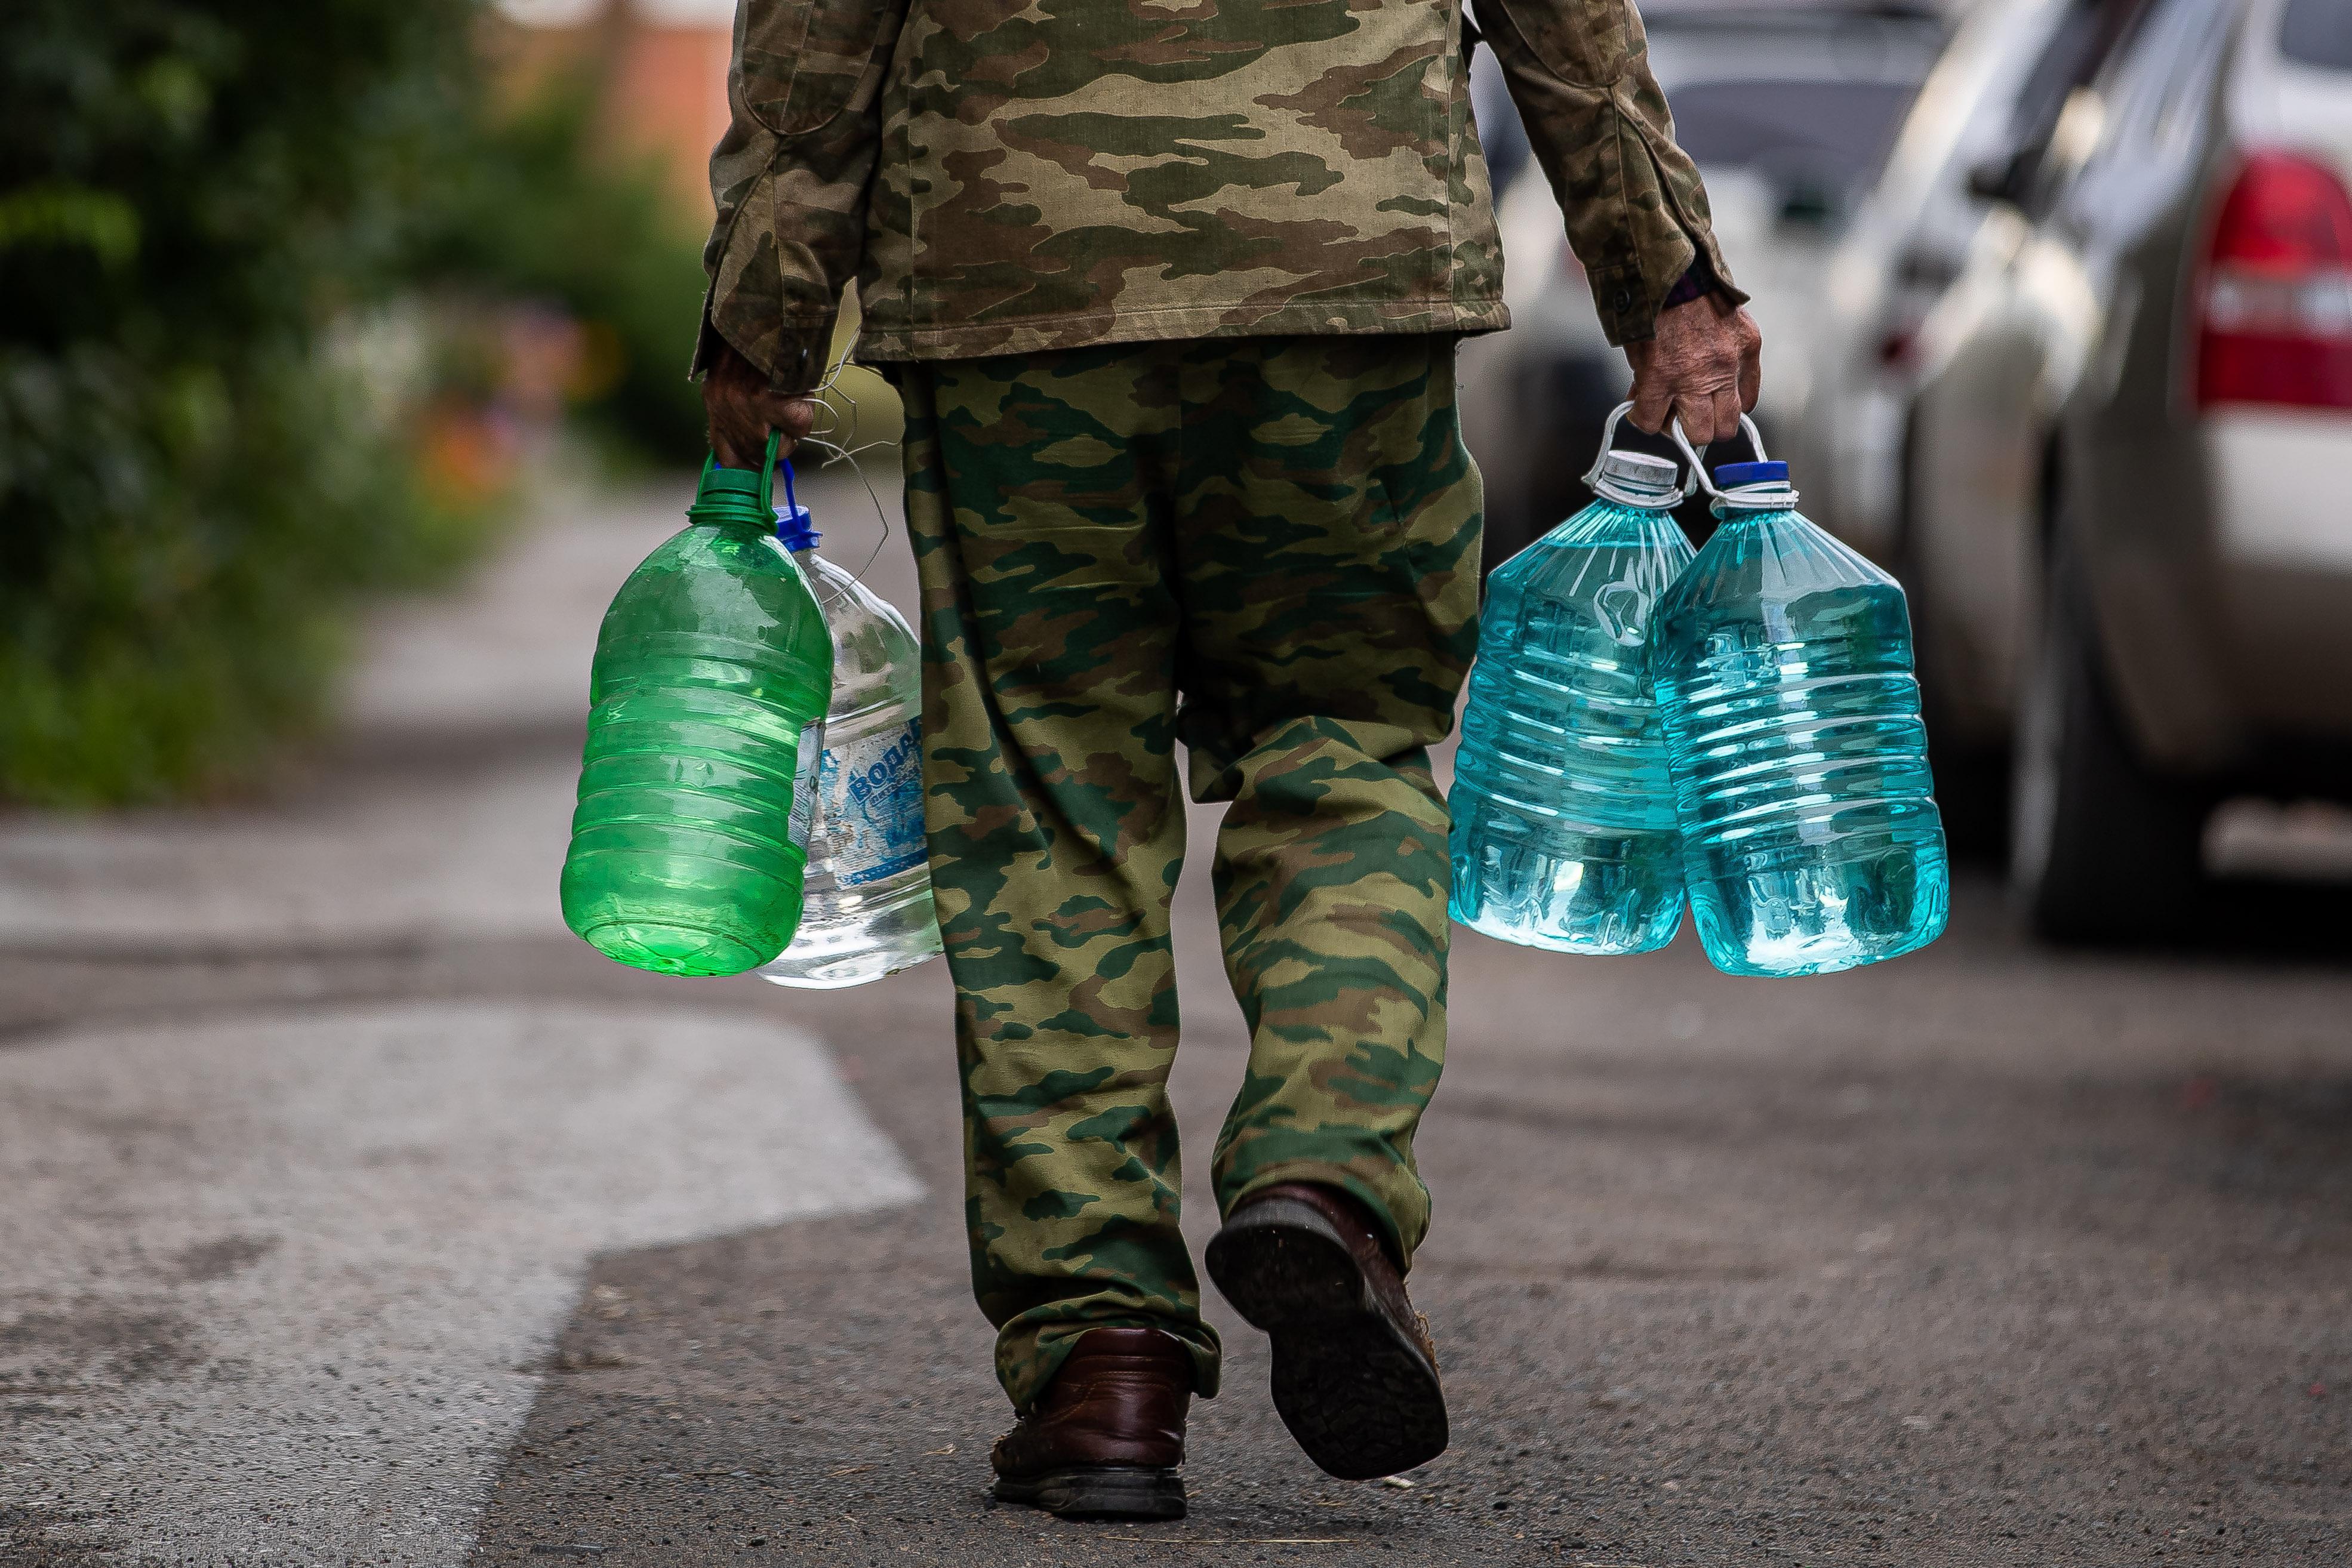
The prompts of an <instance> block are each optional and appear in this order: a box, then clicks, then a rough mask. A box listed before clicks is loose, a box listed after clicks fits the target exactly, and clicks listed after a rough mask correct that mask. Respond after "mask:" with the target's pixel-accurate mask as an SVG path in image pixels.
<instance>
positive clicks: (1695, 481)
mask: <svg viewBox="0 0 2352 1568" xmlns="http://www.w3.org/2000/svg"><path fill="white" fill-rule="evenodd" d="M1632 412H1633V404H1632V403H1631V402H1621V403H1619V404H1618V405H1617V406H1616V407H1615V408H1613V409H1612V410H1611V411H1610V413H1609V420H1608V423H1605V424H1603V425H1602V426H1601V450H1600V451H1598V452H1596V453H1594V454H1593V455H1592V466H1591V468H1588V469H1586V470H1585V474H1584V481H1583V483H1584V487H1585V488H1586V489H1588V490H1591V491H1593V492H1594V493H1595V494H1602V493H1604V492H1602V491H1601V467H1602V465H1605V464H1606V463H1607V462H1608V461H1609V452H1610V449H1611V448H1612V446H1614V445H1615V444H1617V423H1618V421H1620V420H1622V419H1623V418H1624V417H1625V416H1626V415H1627V414H1628V413H1632ZM1675 440H1676V441H1677V442H1680V443H1681V445H1682V449H1683V451H1684V453H1685V455H1690V443H1689V442H1687V441H1683V439H1682V427H1681V426H1680V425H1676V426H1675ZM1699 450H1700V451H1701V452H1704V451H1706V448H1705V447H1701V448H1699ZM1705 477H1706V474H1705V470H1703V469H1702V468H1701V467H1700V465H1699V461H1698V458H1697V457H1696V455H1691V471H1690V473H1689V474H1687V475H1685V476H1684V478H1683V482H1682V486H1681V487H1680V488H1679V489H1677V490H1676V491H1675V505H1677V506H1679V505H1681V504H1682V503H1683V502H1685V501H1687V500H1689V499H1690V498H1691V496H1692V494H1693V493H1694V492H1696V490H1697V489H1698V486H1700V484H1701V483H1703V482H1704V480H1705ZM1652 504H1653V505H1654V504H1655V503H1652Z"/></svg>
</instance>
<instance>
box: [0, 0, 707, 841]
mask: <svg viewBox="0 0 2352 1568" xmlns="http://www.w3.org/2000/svg"><path fill="white" fill-rule="evenodd" d="M478 19H479V16H478V0H300V3H299V4H296V3H293V0H243V3H242V4H239V5H234V6H232V5H225V4H221V3H219V0H6V3H5V5H0V799H6V798H14V799H17V800H29V801H35V802H47V803H69V804H103V803H110V802H119V801H127V800H148V799H157V798H164V797H169V796H172V795H174V794H181V793H184V792H187V791H189V790H191V789H205V788H208V787H212V786H215V785H218V784H221V783H224V782H227V781H233V780H236V779H240V778H243V777H247V776H249V775H250V774H251V773H252V772H253V771H254V769H255V768H256V767H257V765H258V764H259V763H260V762H261V761H262V760H263V759H264V758H266V757H267V755H268V747H269V746H270V744H271V743H272V742H273V741H274V740H275V739H276V738H277V737H279V736H281V735H283V734H285V733H287V732H288V731H289V729H296V728H299V727H301V726H303V725H304V724H306V723H307V722H309V721H310V720H312V719H313V718H315V717H316V716H317V715H318V713H319V711H320V703H321V699H322V696H323V695H324V693H325V691H326V689H327V686H328V685H329V679H330V677H331V674H333V672H334V669H335V667H336V661H337V656H338V654H339V653H340V651H341V645H342V643H344V642H345V641H346V638H345V635H344V629H345V628H346V627H347V626H348V625H349V623H350V622H351V621H352V613H353V609H354V606H355V605H356V603H357V602H358V601H359V600H360V599H361V598H362V596H363V595H364V594H366V593H368V592H370V591H381V590H383V589H384V588H387V587H399V586H409V585H417V584H422V583H425V582H426V581H429V580H433V579H434V578H435V577H436V575H439V574H443V573H446V571H447V570H450V569H451V568H452V567H453V566H454V565H455V564H456V563H457V562H458V561H459V560H460V559H463V557H464V556H465V555H466V554H467V550H468V549H470V548H471V547H472V546H473V545H475V544H476V543H477V542H478V540H479V538H481V528H480V527H479V526H478V525H479V523H480V521H481V519H479V518H478V517H466V516H459V515H454V514H453V513H451V512H450V511H449V510H447V509H446V507H444V506H442V505H439V504H436V501H435V500H433V499H431V498H429V497H428V496H427V495H426V493H425V490H424V488H423V487H422V486H420V483H419V481H418V478H417V476H416V472H415V462H414V461H413V460H412V456H411V453H410V450H409V436H408V434H407V433H405V432H404V431H402V430H400V429H398V428H394V420H393V419H392V417H391V415H390V413H388V411H387V410H386V409H385V408H384V407H383V400H382V399H381V398H377V399H373V400H371V399H369V398H367V397H363V396H362V395H361V392H360V389H359V387H358V386H357V385H356V383H355V382H354V380H353V378H352V377H351V376H349V375H347V374H344V373H343V372H341V371H338V370H337V369H336V368H335V366H334V364H333V363H332V362H331V358H330V356H329V355H327V354H326V353H325V352H324V351H323V350H322V345H323V344H324V343H326V342H327V341H328V340H329V338H330V335H331V329H333V328H335V327H336V326H337V324H338V323H341V322H348V321H351V320H353V319H360V318H364V317H365V316H366V315H367V314H368V313H369V312H370V311H371V310H373V308H376V307H377V306H379V305H380V304H382V303H383V302H384V301H386V300H388V299H390V298H394V297H395V296H398V295H402V294H404V293H409V292H413V291H414V290H415V287H417V286H418V283H419V281H420V280H423V281H424V282H426V283H428V284H430V285H431V286H432V287H436V288H437V289H440V290H443V291H454V292H457V293H460V294H463V295H464V296H465V297H466V298H468V299H471V300H473V301H476V302H477V304H479V303H480V302H484V301H488V302H490V303H491V305H492V307H493V308H495V302H496V301H498V300H500V299H506V298H518V297H520V298H529V299H533V300H543V301H545V302H547V303H550V304H551V305H554V306H556V307H558V308H561V309H562V310H564V311H566V312H568V313H570V314H571V315H572V316H574V317H577V318H579V319H582V320H583V322H584V323H585V324H586V326H587V329H588V340H589V343H590V347H591V350H592V353H591V364H590V369H591V370H592V371H596V370H599V369H601V371H603V374H602V375H601V377H600V378H599V379H600V381H601V382H602V383H603V384H602V385H601V387H597V388H592V389H590V391H591V392H592V397H591V401H590V404H589V407H590V411H591V412H592V413H593V414H594V415H595V416H596V417H597V418H598V419H599V420H600V421H601V422H602V423H604V426H605V428H606V429H608V430H610V431H611V432H613V433H614V434H617V435H619V436H620V437H621V438H622V439H623V440H624V441H625V442H629V443H634V444H635V445H636V447H637V448H638V449H640V450H642V451H645V452H646V453H647V454H648V455H652V456H655V457H659V458H667V459H678V458H685V459H690V458H691V457H692V456H693V455H695V454H696V453H698V450H699V446H700V441H699V435H698V430H697V425H696V409H697V406H698V405H697V402H696V400H695V398H694V396H693V393H692V390H691V389H690V388H689V387H688V386H687V385H686V382H685V379H684V364H683V361H684V357H685V354H686V351H687V350H688V346H689V345H690V342H691V339H692V333H693V328H694V318H695V308H696V303H697V301H698V298H699V290H700V287H701V277H700V271H699V267H698V263H697V259H696V256H695V246H694V241H693V240H692V239H691V238H689V237H687V236H682V235H678V234H677V231H676V228H675V226H674V225H675V220H673V219H669V218H667V214H665V213H664V211H663V210H662V208H661V206H660V204H659V200H658V196H657V194H656V188H655V187H654V186H653V184H652V183H651V182H650V181H649V180H646V179H634V178H623V179H617V180H616V179H613V178H610V177H608V176H603V175H600V174H598V173H597V172H595V165H594V163H593V161H592V160H590V159H589V158H588V157H586V156H585V155H584V153H583V146H584V144H585V141H586V135H585V132H586V129H587V109H586V104H585V100H584V99H582V98H580V97H579V96H578V95H572V96H568V97H562V98H559V99H551V100H550V101H549V102H548V103H546V104H545V105H543V106H541V108H539V109H536V110H532V111H531V112H530V113H528V114H525V115H523V116H521V117H520V118H517V119H514V120H505V121H501V120H497V119H495V118H494V117H492V116H491V115H490V114H489V113H488V110H486V109H485V107H484V94H483V92H482V90H481V84H480V82H479V81H478V79H477V77H476V71H475V65H474V58H473V53H472V48H471V44H472V29H473V27H474V26H475V25H476V24H477V22H478ZM412 314H414V313H412ZM460 314H461V315H463V314H464V313H463V312H460ZM481 314H482V313H481V311H480V310H478V309H477V310H476V311H475V312H474V315H473V317H472V318H470V319H476V320H478V319H480V318H481ZM426 315H427V317H428V318H430V316H431V313H430V312H427V313H426Z"/></svg>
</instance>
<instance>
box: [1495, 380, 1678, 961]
mask: <svg viewBox="0 0 2352 1568" xmlns="http://www.w3.org/2000/svg"><path fill="white" fill-rule="evenodd" d="M1629 406H1630V405H1629ZM1624 412H1625V411H1624V409H1622V408H1621V409H1620V410H1618V412H1617V414H1616V415H1612V418H1611V420H1610V424H1609V434H1603V436H1602V440H1601V460H1600V462H1599V463H1598V464H1596V465H1594V468H1593V471H1592V472H1591V474H1589V475H1587V476H1586V482H1587V483H1588V484H1590V485H1591V486H1592V487H1593V488H1594V489H1595V490H1596V491H1598V492H1599V498H1598V499H1597V500H1595V501H1594V502H1593V503H1592V504H1591V506H1589V507H1585V508H1584V509H1583V510H1582V511H1580V512H1579V513H1577V514H1576V515H1575V516H1574V517H1570V518H1569V519H1568V520H1567V521H1566V522H1564V523H1562V524H1560V525H1559V527H1558V528H1554V529H1552V530H1551V532H1549V533H1548V534H1546V535H1545V536H1544V537H1543V538H1540V539H1538V540H1537V541H1536V542H1535V543H1534V544H1533V545H1530V546H1529V547H1528V549H1524V550H1522V551H1520V552H1519V553H1518V554H1517V556H1515V557H1513V558H1512V559H1510V560H1508V561H1507V562H1505V563H1504V564H1503V565H1502V566H1500V567H1498V568H1496V570H1495V573H1494V575H1493V576H1492V577H1490V578H1489V579H1488V580H1487V589H1486V593H1487V598H1486V610H1485V612H1484V616H1483V622H1482V627H1481V631H1480V633H1479V639H1478V662H1477V664H1475V666H1473V668H1472V670H1471V672H1470V700H1469V704H1468V706H1467V708H1466V710H1465V712H1464V714H1463V717H1462V747H1461V749H1460V751H1459V752H1458V753H1457V754H1456V757H1455V760H1454V791H1453V794H1452V796H1451V797H1450V798H1449V802H1448V803H1449V805H1450V806H1451V808H1452V810H1453V815H1454V832H1453V839H1452V845H1451V858H1452V860H1453V862H1454V894H1453V907H1452V914H1453V915H1454V919H1455V920H1458V921H1460V922H1461V923H1462V924H1463V925H1467V926H1469V927H1470V928H1471V929H1473V930H1475V931H1483V932H1485V933H1486V935H1488V936H1499V937H1501V938H1503V939H1504V940H1505V941H1507V942H1517V943H1519V944H1520V945H1522V946H1528V947H1543V948H1549V949H1550V950H1552V951H1555V952H1562V953H1592V954H1609V953H1645V952H1648V951H1649V950H1650V949H1652V948H1654V947H1662V946H1665V945H1666V944H1667V943H1668V942H1670V941H1672V940H1674V936H1675V931H1676V930H1677V929H1678V928H1679V927H1680V926H1681V925H1682V918H1683V856H1682V841H1681V835H1680V833H1679V832H1678V831H1677V829H1676V825H1675V802H1674V789H1673V786H1672V784H1671V782H1670V781H1669V779H1668V776H1667V772H1666V741H1665V729H1664V724H1663V722H1662V720H1661V718H1660V716H1659V713H1658V709H1657V706H1656V702H1655V699H1654V692H1653V688H1652V685H1651V677H1650V628H1651V619H1652V615H1653V613H1654V609H1655V607H1656V605H1657V603H1658V601H1659V599H1660V597H1661V596H1662V595H1664V593H1665V591H1666V590H1667V588H1668V586H1669V585H1670V584H1672V583H1673V582H1674V580H1675V578H1676V577H1677V576H1678V575H1680V573H1681V572H1682V570H1683V569H1684V568H1685V566H1687V565H1688V564H1689V563H1690V560H1691V555H1692V551H1691V547H1690V541H1689V540H1688V539H1686V538H1684V537H1683V531H1682V529H1681V528H1678V527H1677V526H1675V519H1674V515H1673V508H1674V507H1675V504H1676V503H1677V502H1679V501H1680V500H1682V499H1683V497H1685V495H1687V494H1688V491H1687V490H1686V489H1685V487H1684V486H1682V485H1680V484H1679V483H1677V478H1676V475H1675V465H1674V464H1672V463H1670V462H1667V461H1666V460H1664V459H1663V458H1658V457H1649V456H1644V455H1642V454H1639V453H1632V452H1614V451H1611V450H1609V446H1608V442H1609V438H1610V434H1613V433H1614V431H1615V428H1616V422H1617V418H1619V417H1622V414H1623V413H1624Z"/></svg>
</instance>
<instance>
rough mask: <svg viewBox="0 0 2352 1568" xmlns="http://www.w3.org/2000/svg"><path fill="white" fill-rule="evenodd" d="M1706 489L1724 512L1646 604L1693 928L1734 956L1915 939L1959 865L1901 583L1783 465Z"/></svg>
mask: <svg viewBox="0 0 2352 1568" xmlns="http://www.w3.org/2000/svg"><path fill="white" fill-rule="evenodd" d="M1749 433H1750V435H1751V438H1752V436H1753V434H1754V430H1753V426H1750V427H1749ZM1758 455H1759V457H1760V456H1761V455H1762V448H1761V446H1760V445H1759V448H1758ZM1694 461H1696V459H1695V458H1694ZM1718 486H1720V487H1719V488H1718ZM1708 488H1709V489H1710V490H1711V491H1713V492H1714V493H1715V495H1716V497H1717V499H1716V503H1715V507H1714V510H1715V513H1716V516H1717V517H1720V518H1721V519H1722V526H1721V527H1720V528H1717V530H1716V534H1715V537H1714V538H1712V539H1709V540H1708V541H1707V545H1706V549H1703V550H1701V551H1699V553H1698V559H1696V560H1695V561H1693V562H1692V563H1691V566H1690V569H1689V570H1687V571H1685V573H1684V574H1683V577H1682V580H1680V581H1679V582H1677V583H1676V584H1675V586H1674V588H1673V590H1672V591H1669V592H1668V593H1667V595H1666V598H1665V601H1664V603H1663V604H1662V605H1661V606H1660V607H1659V611H1658V617H1657V644H1658V645H1657V664H1656V668H1657V680H1658V696H1659V701H1660V704H1661V706H1663V707H1664V710H1665V718H1666V744H1667V760H1668V764H1669V767H1670V768H1671V771H1672V773H1673V776H1674V784H1675V803H1676V807H1677V810H1678V812H1679V815H1680V817H1681V819H1682V831H1683V854H1684V859H1685V866H1686V876H1687V880H1688V882H1689V886H1690V896H1691V909H1692V913H1693V915H1694V916H1695V917H1696V924H1697V925H1698V934H1699V941H1700V943H1701V944H1702V945H1703V946H1705V947H1706V956H1707V957H1708V958H1710V959H1711V960H1713V962H1714V964H1715V966H1716V967H1717V968H1719V969H1723V970H1725V971H1727V972H1728V973H1730V974H1735V975H1820V974H1826V973H1828V972H1830V971H1832V970H1833V969H1850V968H1853V967H1856V966H1859V965H1863V964H1874V963H1878V962H1880V961H1882V960H1884V959H1887V958H1894V957H1898V956H1901V955H1903V954H1905V953H1908V952H1911V951H1913V950H1914V949H1916V948H1919V947H1924V946H1927V944H1928V943H1930V942H1932V941H1934V940H1935V939H1936V938H1937V936H1939V935H1941V934H1942V932H1943V929H1944V922H1945V919H1946V916H1947V915H1948V911H1949V909H1950V904H1951V886H1950V869H1949V863H1948V857H1947V854H1946V851H1945V846H1944V825H1943V819H1942V818H1941V816H1940V815H1939V814H1938V813H1937V810H1936V801H1935V795H1934V783H1933V780H1932V779H1930V777H1929V775H1928V771H1927V729H1926V727H1924V726H1923V725H1922V724H1921V723H1920V719H1919V687H1918V683H1917V681H1916V679H1915V678H1914V677H1913V674H1912V664H1911V618H1910V612H1909V611H1908V609H1907V607H1906V605H1905V603H1904V599H1903V590H1902V588H1901V587H1900V586H1899V585H1898V584H1896V582H1895V580H1894V579H1893V578H1891V577H1889V576H1887V575H1886V573H1885V572H1883V571H1881V570H1878V569H1877V568H1876V567H1874V566H1873V565H1871V564H1870V562H1868V561H1866V560H1864V559H1863V558H1862V557H1861V556H1859V555H1856V554H1855V553H1854V552H1853V550H1851V549H1847V548H1846V547H1845V546H1843V545H1842V544H1840V543H1839V542H1838V541H1837V540H1835V539H1833V538H1831V537H1830V536H1829V535H1828V534H1825V533H1823V532H1822V530H1821V529H1820V528H1815V527H1814V526H1813V525H1812V524H1811V523H1810V522H1808V521H1806V520H1805V518H1804V517H1801V516H1800V515H1799V513H1798V511H1797V509H1796V507H1797V493H1796V492H1795V491H1794V490H1793V489H1791V488H1790V485H1789V467H1788V465H1787V464H1785V463H1773V462H1769V461H1768V462H1757V463H1738V464H1727V465H1724V466H1723V467H1721V468H1720V469H1718V470H1717V473H1716V476H1715V479H1714V481H1713V482H1712V483H1710V484H1709V486H1708Z"/></svg>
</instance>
